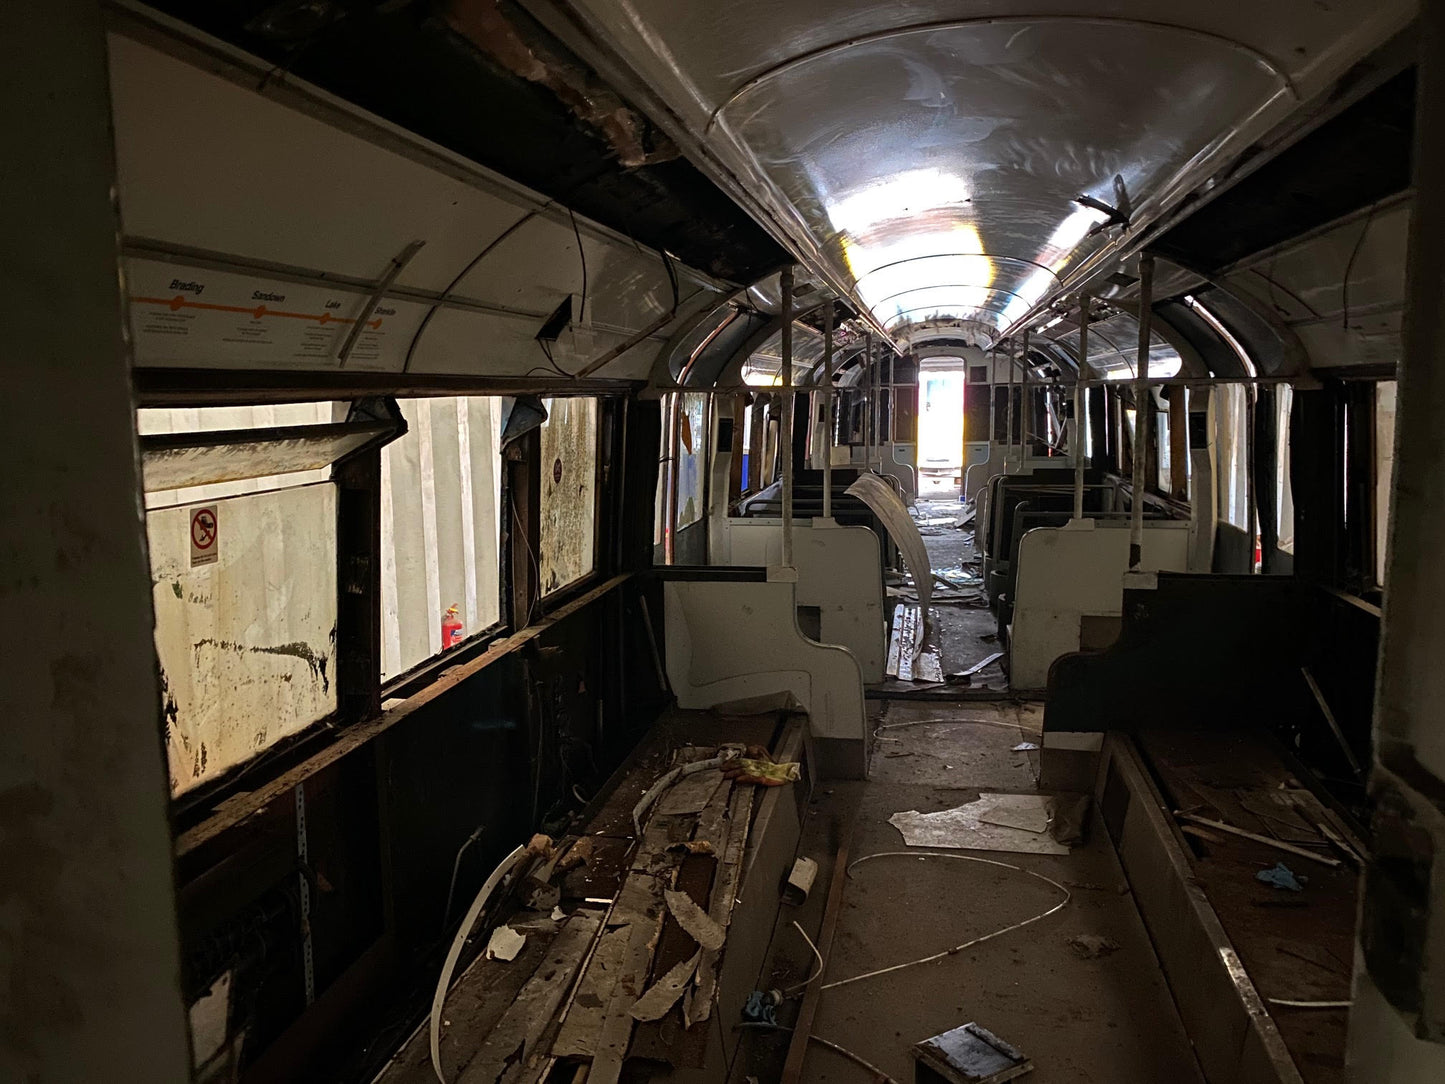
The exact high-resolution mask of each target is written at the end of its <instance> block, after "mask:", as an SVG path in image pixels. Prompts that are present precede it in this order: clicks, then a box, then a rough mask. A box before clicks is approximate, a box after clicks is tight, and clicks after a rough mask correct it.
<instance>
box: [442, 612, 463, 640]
mask: <svg viewBox="0 0 1445 1084" xmlns="http://www.w3.org/2000/svg"><path fill="white" fill-rule="evenodd" d="M461 642H462V619H461V618H460V617H459V616H458V614H457V608H456V607H455V606H448V607H447V612H446V613H445V614H443V615H442V650H443V651H446V650H447V649H448V648H453V647H456V646H457V644H459V643H461Z"/></svg>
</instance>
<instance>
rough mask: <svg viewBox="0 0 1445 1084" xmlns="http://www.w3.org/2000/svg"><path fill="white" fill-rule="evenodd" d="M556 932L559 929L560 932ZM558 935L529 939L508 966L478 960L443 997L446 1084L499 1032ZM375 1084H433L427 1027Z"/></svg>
mask: <svg viewBox="0 0 1445 1084" xmlns="http://www.w3.org/2000/svg"><path fill="white" fill-rule="evenodd" d="M559 928H560V926H559ZM556 935H557V930H552V931H549V932H542V931H540V930H539V931H532V932H529V933H528V936H527V944H526V945H525V947H523V949H522V953H521V955H520V956H518V957H517V958H516V959H515V960H513V961H511V962H510V963H508V962H506V961H504V960H489V959H487V958H486V956H485V954H478V956H477V958H476V959H475V960H474V961H473V962H472V964H471V966H470V967H468V968H467V969H466V970H465V971H463V972H462V974H461V977H460V978H458V979H457V981H456V984H455V985H454V986H453V987H452V989H451V992H450V993H449V994H448V995H447V1006H446V1013H445V1016H444V1021H443V1026H442V1036H441V1055H442V1068H443V1069H445V1070H446V1071H447V1074H448V1079H455V1077H456V1073H457V1070H458V1069H460V1068H461V1067H462V1066H463V1065H464V1064H465V1063H466V1062H467V1061H468V1060H470V1059H471V1058H472V1056H473V1054H474V1053H475V1051H476V1048H477V1045H478V1044H479V1043H480V1042H481V1041H482V1038H483V1037H484V1036H485V1035H486V1034H487V1033H488V1032H489V1031H491V1030H492V1029H493V1028H494V1027H496V1026H497V1024H498V1022H499V1021H500V1020H501V1019H502V1016H503V1015H504V1014H505V1013H506V1011H507V1007H508V1006H509V1005H511V1004H512V1002H513V1001H514V1000H515V999H516V997H517V994H518V993H519V992H520V991H521V989H522V987H523V986H524V985H525V984H526V982H527V980H528V979H529V978H531V977H532V975H533V974H535V973H536V971H537V968H538V967H539V966H540V965H541V963H542V962H543V961H544V960H545V959H546V958H547V951H548V949H550V948H551V946H552V942H553V941H554V940H555V938H556ZM377 1084H436V1072H435V1071H434V1070H433V1069H432V1064H431V1049H430V1043H429V1040H428V1032H427V1025H426V1021H425V1020H423V1021H422V1023H421V1025H420V1026H419V1027H418V1028H417V1029H416V1030H415V1031H414V1032H413V1033H412V1035H411V1038H410V1039H408V1040H407V1042H406V1045H405V1046H403V1047H402V1049H401V1050H400V1051H399V1052H398V1053H397V1054H396V1056H395V1057H394V1058H392V1060H391V1062H390V1063H389V1064H388V1065H387V1066H386V1068H385V1069H384V1070H383V1071H382V1072H381V1074H380V1075H379V1076H378V1077H377Z"/></svg>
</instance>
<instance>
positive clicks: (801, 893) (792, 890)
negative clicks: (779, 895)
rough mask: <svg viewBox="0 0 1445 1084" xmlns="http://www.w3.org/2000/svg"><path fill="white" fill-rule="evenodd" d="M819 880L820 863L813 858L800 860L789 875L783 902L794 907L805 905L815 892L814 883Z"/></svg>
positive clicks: (794, 863)
mask: <svg viewBox="0 0 1445 1084" xmlns="http://www.w3.org/2000/svg"><path fill="white" fill-rule="evenodd" d="M817 879H818V863H817V861H816V860H815V859H812V858H807V857H803V858H798V859H796V860H794V862H793V868H792V869H791V870H790V871H789V873H788V883H787V884H785V885H783V902H784V903H789V904H793V905H794V906H796V905H798V904H800V903H803V902H804V901H805V900H807V898H808V893H809V892H811V891H813V882H814V881H816V880H817Z"/></svg>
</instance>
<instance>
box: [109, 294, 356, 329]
mask: <svg viewBox="0 0 1445 1084" xmlns="http://www.w3.org/2000/svg"><path fill="white" fill-rule="evenodd" d="M131 300H132V301H133V302H135V303H136V304H137V305H164V306H166V308H168V309H170V310H171V311H172V312H178V311H180V310H181V309H207V310H209V311H211V312H238V313H245V314H246V315H248V316H250V317H252V318H253V319H256V320H260V319H262V318H263V317H266V316H283V317H286V318H288V319H291V320H315V321H316V322H317V323H318V324H354V323H356V321H355V320H354V319H352V318H351V317H349V316H332V315H331V314H330V313H329V312H323V313H319V314H318V313H314V312H283V311H281V310H279V309H268V308H267V307H266V306H265V305H257V306H256V307H255V308H254V309H248V308H244V307H242V306H240V305H216V304H212V303H211V302H209V301H189V300H187V299H186V298H185V297H183V296H182V295H180V294H177V295H176V296H175V297H133V298H131ZM366 326H367V327H369V328H371V329H372V330H373V331H375V330H376V329H377V328H379V327H381V317H379V316H378V317H377V318H376V319H375V320H368V321H367V324H366Z"/></svg>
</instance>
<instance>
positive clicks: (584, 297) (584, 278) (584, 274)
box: [567, 207, 587, 323]
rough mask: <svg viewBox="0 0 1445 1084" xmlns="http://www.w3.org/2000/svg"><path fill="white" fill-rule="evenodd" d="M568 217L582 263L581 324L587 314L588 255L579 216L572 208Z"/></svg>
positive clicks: (568, 211) (578, 315)
mask: <svg viewBox="0 0 1445 1084" xmlns="http://www.w3.org/2000/svg"><path fill="white" fill-rule="evenodd" d="M567 217H568V218H570V219H571V220H572V236H573V237H575V238H576V239H577V257H578V259H580V260H581V261H582V304H581V305H580V306H579V307H580V308H581V310H582V311H581V312H579V313H578V314H577V322H578V323H581V322H582V319H583V318H584V316H585V315H586V313H587V253H586V252H584V251H583V250H582V231H581V230H579V229H578V228H577V214H576V212H574V211H573V210H572V208H570V207H569V208H567Z"/></svg>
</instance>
